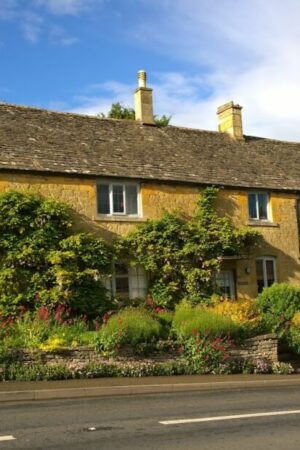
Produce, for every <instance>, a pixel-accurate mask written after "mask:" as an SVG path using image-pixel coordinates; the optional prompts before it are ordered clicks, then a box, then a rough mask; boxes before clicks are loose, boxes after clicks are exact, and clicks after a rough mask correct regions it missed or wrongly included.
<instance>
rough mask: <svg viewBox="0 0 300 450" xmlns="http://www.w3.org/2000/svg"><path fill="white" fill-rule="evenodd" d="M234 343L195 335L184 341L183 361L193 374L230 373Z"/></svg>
mask: <svg viewBox="0 0 300 450" xmlns="http://www.w3.org/2000/svg"><path fill="white" fill-rule="evenodd" d="M231 349H232V342H231V341H229V340H228V339H222V338H215V339H211V338H208V337H203V338H200V337H199V336H197V335H195V336H192V337H190V338H188V339H185V340H184V341H183V354H182V357H183V360H184V361H185V362H186V364H187V367H188V370H189V371H190V373H191V374H195V373H196V374H206V373H227V372H230V366H229V365H228V361H229V359H230V350H231Z"/></svg>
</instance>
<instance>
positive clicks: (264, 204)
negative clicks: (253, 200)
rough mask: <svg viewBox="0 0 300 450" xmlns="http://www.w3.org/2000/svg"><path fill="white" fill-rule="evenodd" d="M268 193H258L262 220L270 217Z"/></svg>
mask: <svg viewBox="0 0 300 450" xmlns="http://www.w3.org/2000/svg"><path fill="white" fill-rule="evenodd" d="M268 197H269V196H268V195H267V194H258V211H259V218H260V219H261V220H267V219H268Z"/></svg>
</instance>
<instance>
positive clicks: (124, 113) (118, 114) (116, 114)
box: [98, 102, 171, 127]
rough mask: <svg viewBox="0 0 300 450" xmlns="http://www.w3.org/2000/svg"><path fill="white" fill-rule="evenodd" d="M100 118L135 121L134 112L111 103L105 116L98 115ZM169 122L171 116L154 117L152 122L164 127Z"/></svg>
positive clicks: (102, 114) (119, 104)
mask: <svg viewBox="0 0 300 450" xmlns="http://www.w3.org/2000/svg"><path fill="white" fill-rule="evenodd" d="M98 117H100V118H103V119H105V118H108V119H126V120H135V111H134V109H133V108H130V107H126V106H123V105H122V104H121V103H119V102H117V103H113V104H112V105H111V108H110V110H109V111H108V113H107V116H106V115H105V114H104V113H100V114H99V115H98ZM170 120H171V116H169V117H168V116H166V115H162V116H154V122H155V124H156V125H158V126H161V127H165V126H167V125H169V123H170Z"/></svg>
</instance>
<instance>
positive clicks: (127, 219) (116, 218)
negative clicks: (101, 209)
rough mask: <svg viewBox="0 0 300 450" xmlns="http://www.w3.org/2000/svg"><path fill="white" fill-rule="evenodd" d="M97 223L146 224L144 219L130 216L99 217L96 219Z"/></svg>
mask: <svg viewBox="0 0 300 450" xmlns="http://www.w3.org/2000/svg"><path fill="white" fill-rule="evenodd" d="M94 220H95V221H96V222H137V223H138V222H146V221H147V219H145V218H144V217H130V216H97V217H95V219H94Z"/></svg>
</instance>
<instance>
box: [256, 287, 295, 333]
mask: <svg viewBox="0 0 300 450" xmlns="http://www.w3.org/2000/svg"><path fill="white" fill-rule="evenodd" d="M257 303H258V307H259V309H260V311H261V315H262V319H263V322H264V324H265V326H266V329H267V331H270V332H274V333H277V334H278V336H279V337H285V336H286V334H287V332H288V329H289V327H290V324H291V320H292V318H293V316H294V314H295V313H296V312H297V311H299V310H300V289H299V288H297V287H294V286H291V285H289V284H287V283H280V284H278V283H275V284H273V285H272V286H270V287H268V288H265V289H264V290H263V292H262V293H261V294H259V296H258V298H257Z"/></svg>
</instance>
